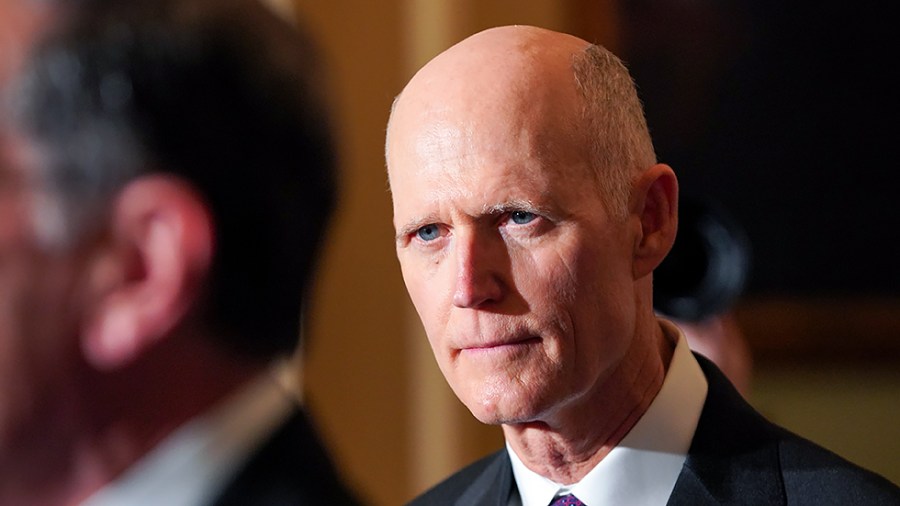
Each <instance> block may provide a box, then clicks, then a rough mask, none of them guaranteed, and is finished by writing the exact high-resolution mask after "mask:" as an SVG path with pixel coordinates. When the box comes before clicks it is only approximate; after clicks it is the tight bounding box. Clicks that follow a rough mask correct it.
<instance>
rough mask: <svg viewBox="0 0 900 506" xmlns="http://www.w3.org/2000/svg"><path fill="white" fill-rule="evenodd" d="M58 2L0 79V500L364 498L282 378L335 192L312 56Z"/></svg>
mask: <svg viewBox="0 0 900 506" xmlns="http://www.w3.org/2000/svg"><path fill="white" fill-rule="evenodd" d="M55 4H56V5H55V7H54V8H55V12H54V14H53V17H54V19H53V22H52V23H51V27H50V28H48V29H47V30H46V31H45V32H44V33H43V34H42V35H41V36H40V37H39V38H38V42H37V43H36V45H35V46H34V48H33V50H32V51H31V52H30V55H29V56H28V57H27V59H26V61H25V64H24V66H23V67H22V68H21V69H20V70H19V71H18V73H17V74H16V76H15V78H14V80H13V81H12V82H11V83H9V84H8V86H4V101H3V106H4V110H3V122H2V125H0V211H2V212H0V322H2V326H0V504H3V505H20V504H21V505H25V504H27V505H41V504H49V505H60V504H85V505H91V506H100V505H129V506H133V505H150V504H153V505H161V504H164V505H167V506H171V505H205V504H211V505H231V504H242V505H243V504H254V505H274V504H356V499H355V498H354V496H353V494H352V493H351V492H350V491H349V489H348V488H347V487H346V486H345V485H344V484H342V483H341V480H340V479H339V477H338V474H337V472H336V469H335V468H334V466H333V465H332V463H331V461H330V459H329V457H328V456H327V454H326V452H325V449H324V447H323V445H322V444H321V442H320V441H319V439H318V437H317V436H316V434H315V431H314V428H313V425H312V423H311V421H310V420H309V418H308V416H307V414H306V413H305V412H304V409H303V408H301V407H300V405H299V403H298V402H297V395H296V392H292V391H291V390H290V388H288V385H287V383H286V382H285V381H284V378H285V376H283V375H282V373H283V372H284V371H283V368H284V367H285V365H286V361H285V360H282V358H283V357H287V356H288V355H289V354H291V353H292V351H293V350H294V348H295V346H296V345H297V343H298V340H299V335H300V322H301V317H300V315H301V307H308V303H307V300H306V296H307V294H308V292H309V287H310V285H311V282H312V279H313V270H314V264H315V260H316V257H317V253H318V250H319V247H320V245H321V242H322V239H323V235H324V233H325V229H326V224H327V221H328V218H329V216H330V212H331V210H332V207H333V203H334V198H335V196H336V188H335V181H336V177H335V176H336V175H335V174H334V173H333V171H334V165H335V163H334V162H335V154H334V152H333V146H332V139H331V137H330V131H329V124H328V123H329V121H328V117H327V111H326V108H325V107H324V102H323V97H322V96H321V91H322V90H321V89H320V86H321V84H320V83H319V82H318V80H319V79H320V75H319V70H317V64H316V57H315V54H314V53H315V51H314V50H313V46H312V44H311V41H309V40H307V39H306V37H305V36H304V35H303V34H302V33H301V32H299V31H298V30H296V29H295V28H294V27H292V26H289V25H287V24H286V23H284V22H283V21H281V20H280V19H279V18H277V17H276V16H274V15H273V14H272V13H271V12H269V11H268V10H267V9H266V8H264V7H262V6H261V5H260V4H259V3H257V2H256V1H254V0H246V1H245V0H218V1H202V0H182V1H167V0H159V1H157V0H149V1H141V2H104V1H84V2H74V1H73V2H55ZM70 8H71V9H70Z"/></svg>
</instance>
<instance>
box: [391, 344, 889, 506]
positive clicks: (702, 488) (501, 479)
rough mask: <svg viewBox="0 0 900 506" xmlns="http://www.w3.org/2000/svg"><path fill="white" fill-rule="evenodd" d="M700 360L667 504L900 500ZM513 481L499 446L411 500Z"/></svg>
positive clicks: (501, 493) (471, 499)
mask: <svg viewBox="0 0 900 506" xmlns="http://www.w3.org/2000/svg"><path fill="white" fill-rule="evenodd" d="M695 356H697V355H696V354H695ZM697 360H698V361H699V362H700V367H701V368H702V369H703V373H704V374H705V375H706V379H707V381H708V382H709V393H708V394H707V396H706V403H705V404H704V405H703V412H702V413H701V415H700V421H699V422H698V425H697V431H696V432H695V433H694V439H693V441H692V442H691V448H690V450H689V452H688V457H687V460H686V461H685V463H684V467H683V468H682V470H681V474H680V475H679V476H678V480H677V481H676V482H675V489H674V490H673V491H672V495H671V497H669V501H668V504H669V505H673V506H675V505H690V506H703V505H717V504H746V505H754V506H758V505H791V506H794V505H807V504H808V505H816V506H819V505H867V506H868V505H873V506H876V505H885V506H887V505H891V506H897V505H900V488H898V487H897V486H896V485H894V484H892V483H891V482H889V481H888V480H886V479H885V478H883V477H881V476H878V475H877V474H874V473H872V472H870V471H866V470H865V469H862V468H860V467H858V466H856V465H854V464H852V463H850V462H848V461H846V460H844V459H842V458H841V457H838V456H837V455H835V454H834V453H831V452H830V451H828V450H826V449H824V448H822V447H820V446H817V445H815V444H814V443H812V442H810V441H807V440H806V439H803V438H801V437H800V436H797V435H795V434H792V433H791V432H788V431H787V430H785V429H783V428H781V427H778V426H777V425H774V424H772V423H771V422H769V421H767V420H766V419H765V418H763V417H762V415H760V414H759V413H757V412H756V411H755V410H754V409H753V408H752V407H750V405H749V404H747V403H746V402H745V401H744V399H743V398H742V397H741V396H740V394H739V393H737V391H736V390H735V389H734V387H733V386H732V385H731V383H730V382H729V381H728V380H727V379H725V376H724V375H723V374H722V373H721V371H719V369H718V368H717V367H716V366H715V365H713V364H712V362H710V361H709V360H706V359H705V358H703V357H702V356H697ZM514 486H515V483H514V479H513V474H512V464H511V463H510V461H509V456H508V455H507V453H506V450H501V451H499V452H497V453H495V454H493V455H489V456H488V457H485V458H484V459H482V460H480V461H478V462H475V463H474V464H472V465H470V466H468V467H466V468H465V469H463V470H462V471H460V472H458V473H456V474H454V475H453V476H451V477H450V478H448V479H447V480H445V481H444V482H442V483H440V484H438V485H436V486H435V487H434V488H432V489H431V490H429V491H427V492H425V493H424V494H423V495H421V496H419V497H418V498H416V499H415V500H413V501H412V502H410V503H409V504H410V506H426V505H427V506H432V505H434V506H438V505H448V506H449V505H454V506H506V505H507V501H508V500H509V497H510V494H511V493H512V490H513V487H514ZM588 506H590V505H588Z"/></svg>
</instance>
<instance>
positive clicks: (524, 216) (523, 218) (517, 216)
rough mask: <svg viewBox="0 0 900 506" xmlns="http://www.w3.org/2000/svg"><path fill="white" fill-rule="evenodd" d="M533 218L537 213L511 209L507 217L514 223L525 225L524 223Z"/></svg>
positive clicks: (529, 221)
mask: <svg viewBox="0 0 900 506" xmlns="http://www.w3.org/2000/svg"><path fill="white" fill-rule="evenodd" d="M535 218H537V215H536V214H534V213H529V212H528V211H513V212H512V213H510V215H509V219H510V220H511V221H512V222H513V223H515V224H516V225H525V224H526V223H531V222H532V221H534V219H535Z"/></svg>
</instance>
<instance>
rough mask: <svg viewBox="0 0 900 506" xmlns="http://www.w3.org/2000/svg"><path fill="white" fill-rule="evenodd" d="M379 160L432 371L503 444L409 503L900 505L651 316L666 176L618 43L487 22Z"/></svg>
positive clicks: (671, 190) (433, 71) (439, 62)
mask: <svg viewBox="0 0 900 506" xmlns="http://www.w3.org/2000/svg"><path fill="white" fill-rule="evenodd" d="M386 158H387V166H388V172H389V178H390V185H391V191H392V194H393V199H394V226H395V228H396V232H397V236H396V242H397V255H398V257H399V260H400V265H401V269H402V272H403V277H404V280H405V282H406V286H407V288H408V290H409V293H410V296H411V298H412V301H413V304H414V305H415V307H416V310H417V312H418V313H419V315H420V317H421V320H422V322H423V324H424V327H425V331H426V333H427V335H428V339H429V341H430V343H431V346H432V349H433V351H434V354H435V357H436V359H437V363H438V365H439V366H440V369H441V371H442V372H443V374H444V376H445V377H446V379H447V381H448V383H449V384H450V386H451V387H452V389H453V390H454V392H455V393H456V395H457V396H458V397H459V398H460V400H461V401H462V402H463V403H464V404H465V405H466V406H467V407H468V408H469V410H470V411H471V412H472V413H473V415H475V417H476V418H478V419H479V420H480V421H482V422H483V423H488V424H499V425H502V429H503V433H504V436H505V439H506V443H507V445H506V446H507V447H506V449H505V450H502V451H500V452H498V453H496V454H494V455H491V456H488V457H487V458H485V459H483V460H481V461H479V462H477V463H475V464H473V465H471V466H469V467H467V468H465V469H464V470H462V471H460V472H459V473H457V474H455V475H454V476H452V477H450V478H449V479H448V480H447V481H445V482H443V483H441V484H439V485H437V486H436V487H435V488H433V489H432V490H430V491H428V492H426V493H425V494H424V495H423V496H421V497H420V498H418V499H417V500H414V501H413V504H422V505H441V504H454V505H460V506H462V505H466V506H474V505H498V506H506V505H511V504H523V505H525V506H546V505H547V504H550V503H551V502H554V501H556V500H558V501H560V502H554V504H587V505H588V506H601V505H605V504H617V505H618V504H641V505H649V504H667V503H668V504H691V505H697V504H788V503H790V504H807V503H808V504H851V503H865V504H897V501H900V492H898V490H897V488H896V487H895V486H893V485H892V484H890V483H889V482H887V481H886V480H884V479H883V478H880V477H878V476H875V475H873V474H870V473H868V472H866V471H863V470H861V469H859V468H857V467H855V466H853V465H852V464H850V463H848V462H846V461H844V460H842V459H840V458H839V457H837V456H834V455H833V454H831V453H828V452H827V451H825V450H823V449H821V448H818V447H816V446H814V445H813V444H811V443H809V442H807V441H805V440H802V439H800V438H799V437H797V436H794V435H791V434H789V433H787V432H786V431H783V430H782V429H780V428H777V427H775V426H773V425H771V424H770V423H768V422H766V421H765V420H763V419H762V418H761V417H760V416H759V415H758V414H757V413H755V412H754V411H753V410H752V409H751V408H750V407H749V406H748V405H747V404H746V403H744V402H743V400H742V399H741V397H740V395H739V394H737V393H736V392H735V391H734V389H733V388H732V387H731V385H730V384H729V383H728V381H727V380H726V379H725V378H724V377H723V376H722V375H721V373H720V372H719V371H718V370H717V368H716V367H715V366H713V365H712V364H711V363H710V362H709V361H707V360H705V359H703V358H702V357H699V356H698V357H695V356H694V355H692V354H691V353H690V352H689V350H688V348H687V345H686V343H685V339H684V337H683V336H682V335H681V333H680V332H679V330H678V328H677V327H675V326H674V325H672V324H671V323H668V322H666V321H662V320H658V319H657V318H656V317H655V316H654V311H653V304H652V272H653V270H654V268H655V267H656V266H657V265H659V263H660V262H661V261H662V259H663V257H665V255H666V253H667V252H668V251H669V248H670V247H671V246H672V243H673V241H674V238H675V232H676V222H677V212H676V209H677V198H678V186H677V181H676V177H675V175H674V173H673V171H672V169H671V168H669V167H668V166H666V165H663V164H658V163H657V162H656V159H655V155H654V152H653V148H652V145H651V141H650V138H649V134H648V132H647V126H646V124H645V121H644V117H643V111H642V109H641V106H640V103H639V101H638V99H637V96H636V93H635V90H634V86H633V84H632V81H631V78H630V77H629V75H628V73H627V71H626V70H625V68H624V67H623V66H622V64H621V63H620V62H619V61H618V60H617V59H616V58H615V57H614V56H613V55H611V54H610V53H609V52H607V51H606V50H604V49H602V48H600V47H597V46H591V45H589V44H588V43H586V42H584V41H583V40H580V39H578V38H575V37H572V36H568V35H564V34H560V33H555V32H551V31H547V30H542V29H539V28H534V27H527V26H513V27H502V28H495V29H490V30H487V31H484V32H481V33H478V34H476V35H474V36H472V37H470V38H468V39H466V40H464V41H462V42H460V43H459V44H457V45H456V46H454V47H452V48H450V49H449V50H447V51H446V52H444V53H442V54H441V55H439V56H437V57H436V58H435V59H433V60H432V61H431V62H429V63H428V64H427V65H426V66H425V67H424V68H422V69H421V70H420V71H419V72H418V73H417V74H416V75H415V76H414V77H413V78H412V80H411V81H410V82H409V83H408V84H407V86H406V88H405V89H404V90H403V92H402V93H401V95H400V96H399V97H398V99H397V100H396V102H395V105H394V108H393V111H392V115H391V119H390V122H389V126H388V133H387V141H386ZM570 494H572V495H570ZM579 501H583V502H579Z"/></svg>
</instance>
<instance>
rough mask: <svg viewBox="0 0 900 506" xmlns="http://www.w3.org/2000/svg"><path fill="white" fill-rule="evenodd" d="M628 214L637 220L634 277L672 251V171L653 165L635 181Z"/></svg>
mask: <svg viewBox="0 0 900 506" xmlns="http://www.w3.org/2000/svg"><path fill="white" fill-rule="evenodd" d="M632 213H634V214H633V215H634V216H637V217H639V218H640V233H639V234H638V235H637V236H636V237H635V243H634V264H633V270H634V273H633V274H634V278H635V279H640V278H642V277H644V276H646V275H648V274H650V273H651V272H653V269H655V268H656V267H657V266H658V265H659V264H660V263H661V262H662V260H663V258H665V256H666V255H667V254H668V253H669V250H670V249H672V244H674V242H675V233H676V231H677V229H678V179H677V178H676V177H675V172H673V171H672V168H671V167H669V166H668V165H665V164H657V165H654V166H653V167H651V168H650V169H648V170H647V171H646V172H644V173H643V174H642V175H641V176H640V177H639V178H638V180H637V183H636V184H635V187H634V194H633V199H632Z"/></svg>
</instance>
